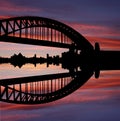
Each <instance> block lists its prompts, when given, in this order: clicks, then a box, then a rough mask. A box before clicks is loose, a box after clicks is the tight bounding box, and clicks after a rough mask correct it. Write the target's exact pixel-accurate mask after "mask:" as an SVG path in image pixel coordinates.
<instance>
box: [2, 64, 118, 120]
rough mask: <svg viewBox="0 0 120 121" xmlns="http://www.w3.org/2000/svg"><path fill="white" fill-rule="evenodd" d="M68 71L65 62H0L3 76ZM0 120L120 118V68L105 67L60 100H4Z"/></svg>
mask: <svg viewBox="0 0 120 121" xmlns="http://www.w3.org/2000/svg"><path fill="white" fill-rule="evenodd" d="M61 72H67V70H64V69H62V68H61V66H52V65H51V66H50V67H49V68H47V67H46V64H42V65H39V64H38V65H37V66H36V67H34V65H32V64H27V65H24V66H23V67H22V68H21V69H20V68H18V67H13V66H12V65H10V64H2V65H0V79H4V78H11V77H22V76H30V75H41V74H43V75H44V74H45V73H48V74H49V73H61ZM0 119H1V120H0V121H92V120H93V121H103V120H104V121H120V71H102V72H101V74H100V77H99V79H95V78H94V75H93V76H92V77H91V78H90V79H89V80H88V81H87V83H85V84H84V85H83V86H82V87H81V88H79V89H78V90H76V91H75V92H74V93H72V94H70V95H69V96H66V97H64V98H62V99H60V100H57V101H54V102H51V103H48V104H42V105H41V104H38V105H20V104H19V105H18V104H10V103H4V102H0Z"/></svg>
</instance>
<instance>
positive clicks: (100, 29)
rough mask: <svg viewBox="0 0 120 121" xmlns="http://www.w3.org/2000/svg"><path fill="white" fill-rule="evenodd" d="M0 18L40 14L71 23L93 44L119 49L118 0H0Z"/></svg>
mask: <svg viewBox="0 0 120 121" xmlns="http://www.w3.org/2000/svg"><path fill="white" fill-rule="evenodd" d="M0 5H1V6H0V18H1V19H2V18H6V17H14V16H42V17H48V18H52V19H55V20H58V21H61V22H64V23H66V24H67V25H69V26H71V27H72V28H74V29H75V30H77V31H78V32H80V33H81V34H82V35H83V36H85V37H86V38H87V39H88V40H89V41H90V42H91V43H92V44H93V45H94V43H95V42H99V43H100V46H101V48H103V49H116V50H118V49H119V50H120V1H119V0H110V1H109V0H104V1H101V0H70V1H68V0H60V1H57V0H51V1H50V2H49V1H48V0H29V2H28V1H27V0H26V1H25V0H0Z"/></svg>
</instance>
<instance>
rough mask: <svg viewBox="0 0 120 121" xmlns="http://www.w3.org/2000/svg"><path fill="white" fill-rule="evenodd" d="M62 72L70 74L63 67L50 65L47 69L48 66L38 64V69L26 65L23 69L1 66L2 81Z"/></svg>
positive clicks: (31, 65) (6, 65)
mask: <svg viewBox="0 0 120 121" xmlns="http://www.w3.org/2000/svg"><path fill="white" fill-rule="evenodd" d="M62 72H68V70H64V69H62V68H61V65H59V66H55V65H49V67H47V64H37V65H36V67H34V65H33V64H26V65H23V66H22V67H21V68H19V67H18V66H17V67H14V66H13V65H10V64H1V65H0V79H5V78H14V77H25V76H35V75H45V74H54V73H62Z"/></svg>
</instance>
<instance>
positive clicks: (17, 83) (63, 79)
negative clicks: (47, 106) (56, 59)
mask: <svg viewBox="0 0 120 121" xmlns="http://www.w3.org/2000/svg"><path fill="white" fill-rule="evenodd" d="M92 74H93V72H92V71H78V72H75V73H74V75H73V74H72V75H71V74H70V73H61V74H51V75H44V76H34V77H25V78H24V77H22V78H13V79H3V80H0V85H1V86H0V95H1V97H0V98H1V99H0V100H1V101H5V102H10V103H20V104H41V103H48V102H51V101H55V100H58V99H60V98H63V97H65V96H67V95H69V94H71V93H72V92H74V91H75V90H77V89H78V88H79V87H80V86H82V85H83V84H84V83H85V82H86V81H87V80H88V79H89V78H90V77H91V76H92Z"/></svg>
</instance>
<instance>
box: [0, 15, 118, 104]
mask: <svg viewBox="0 0 120 121" xmlns="http://www.w3.org/2000/svg"><path fill="white" fill-rule="evenodd" d="M0 42H13V43H21V44H31V45H41V46H49V47H57V48H68V49H69V51H68V52H64V53H62V57H61V58H59V57H57V61H54V60H55V59H50V58H49V59H48V60H47V61H46V60H44V61H43V62H46V63H48V64H51V63H56V64H58V63H60V64H62V68H65V69H68V70H69V72H68V73H59V74H51V75H38V76H30V77H21V78H11V79H1V80H0V100H1V101H5V102H10V103H20V104H42V103H48V102H51V101H55V100H58V99H60V98H63V97H65V96H67V95H69V94H71V93H72V92H74V91H75V90H76V89H78V88H79V87H81V86H82V85H83V84H84V83H85V82H86V81H88V80H89V79H90V77H91V76H92V75H93V74H94V73H95V77H96V78H98V77H99V74H100V70H120V63H119V62H120V51H104V50H100V47H99V44H98V43H95V48H94V47H93V46H92V45H91V44H90V42H89V41H88V40H87V39H86V38H84V37H83V36H82V35H81V34H80V33H78V32H77V31H75V30H74V29H72V28H71V27H69V26H67V25H65V24H63V23H61V22H59V21H56V20H52V19H48V18H43V17H31V16H25V17H14V18H8V19H2V20H0ZM79 52H80V53H79ZM16 58H17V57H16ZM112 58H113V59H114V60H112ZM3 60H4V59H3ZM18 60H19V59H18ZM22 60H23V61H22V62H23V63H17V64H18V65H19V64H20V65H22V64H25V63H28V62H31V63H33V64H34V63H40V62H39V61H38V59H37V58H36V59H35V58H34V59H33V58H32V59H25V58H24V59H23V57H22ZM69 60H71V61H69ZM15 61H16V60H14V59H13V60H12V59H11V60H9V61H8V60H6V62H11V63H12V64H13V65H17V64H16V63H13V62H15ZM2 63H4V62H2Z"/></svg>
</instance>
